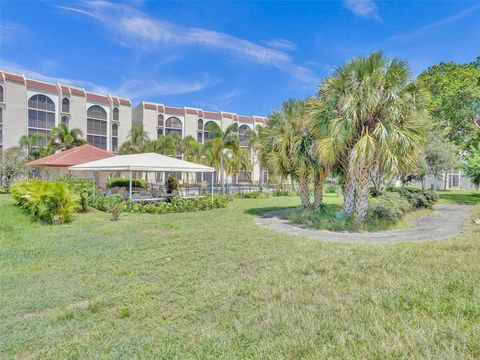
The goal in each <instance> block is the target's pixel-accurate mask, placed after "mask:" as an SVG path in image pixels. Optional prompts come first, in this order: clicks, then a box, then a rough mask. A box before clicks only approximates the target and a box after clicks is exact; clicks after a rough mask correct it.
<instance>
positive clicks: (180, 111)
mask: <svg viewBox="0 0 480 360" xmlns="http://www.w3.org/2000/svg"><path fill="white" fill-rule="evenodd" d="M165 113H166V114H169V115H180V116H185V109H182V108H177V107H173V106H165Z"/></svg>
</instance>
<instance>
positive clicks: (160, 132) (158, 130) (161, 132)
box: [157, 128, 163, 140]
mask: <svg viewBox="0 0 480 360" xmlns="http://www.w3.org/2000/svg"><path fill="white" fill-rule="evenodd" d="M162 136H163V128H162V129H157V140H158V139H160V137H162Z"/></svg>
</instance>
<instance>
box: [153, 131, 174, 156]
mask: <svg viewBox="0 0 480 360" xmlns="http://www.w3.org/2000/svg"><path fill="white" fill-rule="evenodd" d="M146 151H148V152H156V153H158V154H162V155H166V156H175V155H176V154H177V147H176V145H175V139H174V138H173V137H172V136H169V135H167V136H160V138H159V139H158V140H154V141H150V142H149V143H148V144H147V145H146Z"/></svg>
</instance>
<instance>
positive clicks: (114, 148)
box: [112, 124, 118, 152]
mask: <svg viewBox="0 0 480 360" xmlns="http://www.w3.org/2000/svg"><path fill="white" fill-rule="evenodd" d="M112 151H113V152H117V151H118V124H112Z"/></svg>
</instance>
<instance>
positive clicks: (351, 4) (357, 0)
mask: <svg viewBox="0 0 480 360" xmlns="http://www.w3.org/2000/svg"><path fill="white" fill-rule="evenodd" d="M344 6H345V7H346V8H347V9H348V10H350V11H351V12H353V13H354V14H355V15H357V16H361V17H365V18H370V19H375V20H378V21H381V20H382V18H381V17H380V15H379V13H378V7H377V4H375V1H373V0H345V1H344Z"/></svg>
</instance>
